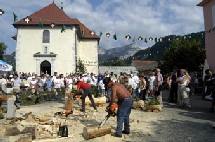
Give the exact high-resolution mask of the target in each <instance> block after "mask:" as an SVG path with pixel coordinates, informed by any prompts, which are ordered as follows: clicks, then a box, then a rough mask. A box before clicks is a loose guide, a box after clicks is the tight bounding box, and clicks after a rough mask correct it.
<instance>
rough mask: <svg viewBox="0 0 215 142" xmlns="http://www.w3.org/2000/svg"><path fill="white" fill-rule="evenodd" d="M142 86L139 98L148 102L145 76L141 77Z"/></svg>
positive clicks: (140, 86)
mask: <svg viewBox="0 0 215 142" xmlns="http://www.w3.org/2000/svg"><path fill="white" fill-rule="evenodd" d="M139 78H140V85H139V95H138V98H140V99H141V100H144V101H145V100H146V80H145V78H144V75H140V76H139Z"/></svg>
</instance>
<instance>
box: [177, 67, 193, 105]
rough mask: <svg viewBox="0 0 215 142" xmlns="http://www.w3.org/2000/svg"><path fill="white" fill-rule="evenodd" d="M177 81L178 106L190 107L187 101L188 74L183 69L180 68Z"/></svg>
mask: <svg viewBox="0 0 215 142" xmlns="http://www.w3.org/2000/svg"><path fill="white" fill-rule="evenodd" d="M177 82H178V105H179V107H186V108H191V105H190V102H189V90H188V89H187V85H188V84H189V82H190V76H189V75H188V74H187V71H186V70H185V69H180V76H179V77H178V78H177Z"/></svg>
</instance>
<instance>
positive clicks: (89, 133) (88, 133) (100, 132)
mask: <svg viewBox="0 0 215 142" xmlns="http://www.w3.org/2000/svg"><path fill="white" fill-rule="evenodd" d="M110 133H111V127H110V126H104V127H102V128H98V126H91V127H85V128H84V131H83V137H84V138H85V139H86V140H88V139H92V138H96V137H101V136H104V135H106V134H110Z"/></svg>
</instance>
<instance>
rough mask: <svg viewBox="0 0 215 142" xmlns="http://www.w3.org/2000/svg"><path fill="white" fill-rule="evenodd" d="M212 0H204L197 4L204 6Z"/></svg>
mask: <svg viewBox="0 0 215 142" xmlns="http://www.w3.org/2000/svg"><path fill="white" fill-rule="evenodd" d="M211 1H212V0H202V1H201V2H200V3H198V4H197V6H204V5H206V4H208V3H209V2H211Z"/></svg>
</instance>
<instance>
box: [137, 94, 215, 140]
mask: <svg viewBox="0 0 215 142" xmlns="http://www.w3.org/2000/svg"><path fill="white" fill-rule="evenodd" d="M163 93H164V101H165V100H167V99H166V98H167V94H168V92H163ZM190 100H191V104H192V110H189V111H188V110H183V109H179V108H178V107H177V106H176V105H169V104H168V103H164V110H163V112H161V113H159V114H158V115H160V117H157V118H158V119H157V120H156V121H155V122H149V123H151V125H153V126H154V134H153V135H152V136H148V137H144V136H143V137H142V140H143V141H149V142H153V141H156V142H157V141H159V142H160V141H162V142H167V141H168V142H173V141H174V142H186V141H187V142H192V141H193V142H213V141H215V129H213V128H212V125H213V124H214V123H215V114H214V113H209V112H208V110H209V106H210V104H211V102H210V101H205V100H202V99H201V95H198V94H196V95H194V96H191V98H190ZM140 139H141V138H140Z"/></svg>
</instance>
